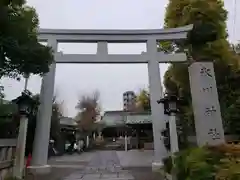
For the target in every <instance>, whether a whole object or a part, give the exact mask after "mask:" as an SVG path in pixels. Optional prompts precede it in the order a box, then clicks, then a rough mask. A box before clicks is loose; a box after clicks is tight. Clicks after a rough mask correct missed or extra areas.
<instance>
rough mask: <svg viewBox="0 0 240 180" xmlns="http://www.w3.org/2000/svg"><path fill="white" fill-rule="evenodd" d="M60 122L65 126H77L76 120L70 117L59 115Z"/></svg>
mask: <svg viewBox="0 0 240 180" xmlns="http://www.w3.org/2000/svg"><path fill="white" fill-rule="evenodd" d="M60 124H61V125H65V126H77V123H76V121H75V120H74V119H73V118H70V117H61V118H60Z"/></svg>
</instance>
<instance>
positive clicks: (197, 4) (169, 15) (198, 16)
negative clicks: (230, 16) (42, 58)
mask: <svg viewBox="0 0 240 180" xmlns="http://www.w3.org/2000/svg"><path fill="white" fill-rule="evenodd" d="M226 19H227V11H226V10H225V9H224V3H223V1H222V0H208V1H205V0H170V1H169V4H168V6H167V9H166V15H165V27H166V28H174V27H178V26H183V25H187V24H194V25H195V27H194V29H193V31H192V32H191V33H190V35H189V37H188V40H187V41H185V42H182V43H179V42H174V44H175V46H176V47H177V49H178V51H183V50H184V49H186V48H188V49H189V55H190V57H191V58H192V59H193V61H205V60H210V61H213V62H214V67H215V75H216V81H217V87H218V93H219V99H220V104H221V110H222V116H223V119H224V123H225V124H229V123H227V122H228V121H231V119H230V118H228V117H229V116H228V108H229V107H230V106H232V104H234V103H235V102H236V100H237V99H238V97H239V92H240V87H239V86H238V85H237V84H236V83H234V82H239V76H238V71H239V57H238V55H236V53H233V52H232V51H231V50H230V49H231V46H230V44H229V43H228V41H227V31H226ZM168 44H170V43H168ZM167 48H168V49H171V48H169V47H167ZM164 84H165V87H166V90H167V91H170V92H175V93H177V94H178V95H181V96H183V97H184V98H185V102H186V103H185V104H186V105H185V106H184V107H182V110H183V112H184V113H183V118H184V119H185V120H187V121H188V122H190V121H193V116H192V114H193V113H192V112H191V111H192V110H191V108H190V107H191V93H190V88H189V75H188V64H187V63H186V64H172V65H170V66H169V68H168V70H167V72H166V74H165V77H164ZM239 118H240V117H239ZM189 124H193V122H191V123H189Z"/></svg>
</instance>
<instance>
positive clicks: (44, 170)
mask: <svg viewBox="0 0 240 180" xmlns="http://www.w3.org/2000/svg"><path fill="white" fill-rule="evenodd" d="M27 170H28V172H30V173H32V174H34V175H35V174H36V175H37V174H40V175H41V174H49V173H50V172H51V166H49V165H43V166H29V167H28V168H27Z"/></svg>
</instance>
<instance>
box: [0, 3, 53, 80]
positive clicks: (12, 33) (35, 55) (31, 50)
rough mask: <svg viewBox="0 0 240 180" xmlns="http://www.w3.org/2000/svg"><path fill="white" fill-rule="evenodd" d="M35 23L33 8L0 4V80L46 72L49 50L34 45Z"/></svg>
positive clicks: (36, 43)
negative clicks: (4, 77) (5, 77)
mask: <svg viewBox="0 0 240 180" xmlns="http://www.w3.org/2000/svg"><path fill="white" fill-rule="evenodd" d="M38 24H39V20H38V16H37V14H36V11H35V9H34V8H31V7H29V6H27V5H26V4H25V0H17V1H8V0H1V1H0V27H1V28H0V79H1V78H2V77H3V76H8V77H16V76H17V75H18V74H24V73H27V74H29V73H33V74H43V73H46V72H48V71H49V64H51V63H52V61H53V55H52V49H51V48H50V47H45V46H44V45H42V44H40V43H39V42H38V39H37V30H38Z"/></svg>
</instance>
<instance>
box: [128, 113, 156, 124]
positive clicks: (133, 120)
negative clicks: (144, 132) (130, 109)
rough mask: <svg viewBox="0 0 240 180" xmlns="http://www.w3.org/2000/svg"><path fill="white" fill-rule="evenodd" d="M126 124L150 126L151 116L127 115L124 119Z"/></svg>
mask: <svg viewBox="0 0 240 180" xmlns="http://www.w3.org/2000/svg"><path fill="white" fill-rule="evenodd" d="M125 123H126V124H151V123H152V119H151V115H144V114H139V115H138V114H135V115H128V116H127V117H126V121H125Z"/></svg>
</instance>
